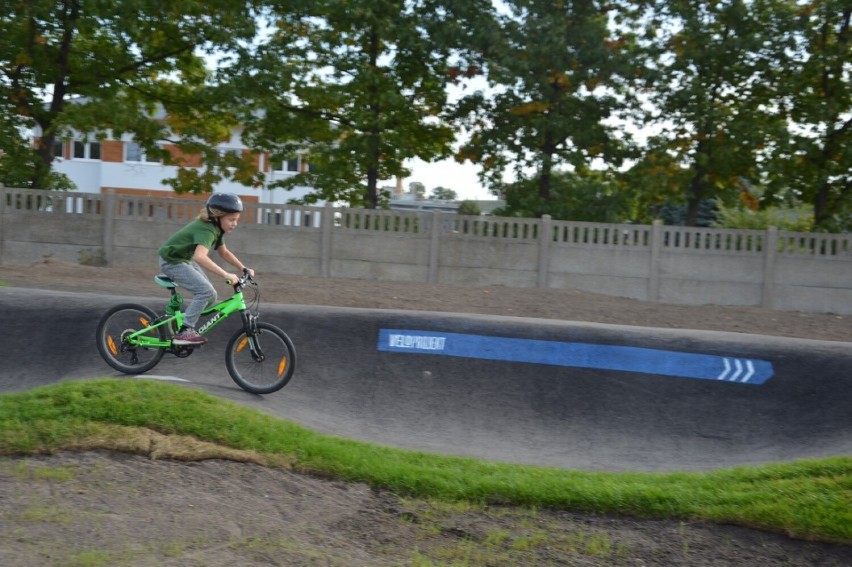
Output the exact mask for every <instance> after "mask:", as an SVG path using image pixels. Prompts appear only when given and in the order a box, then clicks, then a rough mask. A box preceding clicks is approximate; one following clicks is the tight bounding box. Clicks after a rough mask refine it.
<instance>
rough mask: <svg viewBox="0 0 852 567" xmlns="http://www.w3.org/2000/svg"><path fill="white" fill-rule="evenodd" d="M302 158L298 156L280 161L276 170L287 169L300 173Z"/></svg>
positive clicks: (290, 171) (287, 170)
mask: <svg viewBox="0 0 852 567" xmlns="http://www.w3.org/2000/svg"><path fill="white" fill-rule="evenodd" d="M300 161H301V160H300V159H299V158H298V157H294V158H290V159H288V160H284V161H279V162H278V163H277V164H276V167H275V171H286V172H288V173H299V163H300Z"/></svg>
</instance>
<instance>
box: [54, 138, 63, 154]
mask: <svg viewBox="0 0 852 567" xmlns="http://www.w3.org/2000/svg"><path fill="white" fill-rule="evenodd" d="M64 157H65V142H63V141H62V140H53V159H61V158H64Z"/></svg>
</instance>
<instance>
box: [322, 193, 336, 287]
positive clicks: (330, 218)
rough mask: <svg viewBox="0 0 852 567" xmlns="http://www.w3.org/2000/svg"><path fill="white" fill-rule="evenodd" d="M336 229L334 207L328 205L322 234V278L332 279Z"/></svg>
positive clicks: (326, 205) (324, 214)
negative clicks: (332, 235)
mask: <svg viewBox="0 0 852 567" xmlns="http://www.w3.org/2000/svg"><path fill="white" fill-rule="evenodd" d="M333 227H334V206H333V205H332V204H331V203H326V204H325V207H324V208H323V210H322V227H321V232H320V277H322V278H330V277H331V231H332V228H333Z"/></svg>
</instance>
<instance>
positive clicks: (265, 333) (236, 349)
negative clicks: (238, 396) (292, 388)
mask: <svg viewBox="0 0 852 567" xmlns="http://www.w3.org/2000/svg"><path fill="white" fill-rule="evenodd" d="M256 328H257V333H256V334H253V335H250V334H247V333H246V331H245V329H240V330H239V331H237V332H236V333H235V334H234V336H233V337H231V340H230V341H228V348H227V350H226V351H225V364H226V365H227V367H228V373H229V374H230V375H231V378H233V379H234V382H236V383H237V385H238V386H239V387H240V388H242V389H243V390H246V391H247V392H251V393H252V394H269V393H271V392H275V391H277V390H280V389H281V388H283V387H284V386H286V385H287V382H289V381H290V378H292V377H293V371H294V370H295V369H296V348H295V347H294V346H293V341H291V340H290V337H288V336H287V335H286V334H285V333H284V331H282V330H281V329H279V328H278V327H276V326H275V325H270V324H269V323H257V327H256Z"/></svg>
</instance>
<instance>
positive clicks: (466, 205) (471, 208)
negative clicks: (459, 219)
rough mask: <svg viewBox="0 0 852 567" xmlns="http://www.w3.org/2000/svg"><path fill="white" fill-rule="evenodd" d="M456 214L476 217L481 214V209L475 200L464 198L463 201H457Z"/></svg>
mask: <svg viewBox="0 0 852 567" xmlns="http://www.w3.org/2000/svg"><path fill="white" fill-rule="evenodd" d="M456 214H459V215H468V216H472V217H478V216H479V215H481V214H482V209H480V208H479V205H478V204H476V201H471V200H470V199H465V200H464V201H462V202H461V203H459V209H458V211H456Z"/></svg>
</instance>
